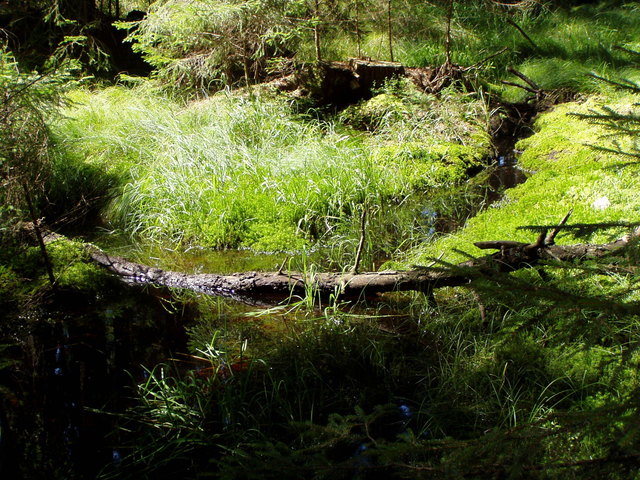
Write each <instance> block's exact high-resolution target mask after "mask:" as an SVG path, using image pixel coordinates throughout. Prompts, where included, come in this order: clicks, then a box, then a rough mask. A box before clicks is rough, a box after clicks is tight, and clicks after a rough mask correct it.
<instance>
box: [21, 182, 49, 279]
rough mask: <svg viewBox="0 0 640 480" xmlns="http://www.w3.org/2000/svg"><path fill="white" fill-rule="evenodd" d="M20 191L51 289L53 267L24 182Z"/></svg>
mask: <svg viewBox="0 0 640 480" xmlns="http://www.w3.org/2000/svg"><path fill="white" fill-rule="evenodd" d="M22 191H23V192H24V199H25V201H26V203H27V209H28V210H29V216H30V217H31V222H33V233H34V234H35V236H36V241H37V242H38V247H40V253H41V255H42V260H43V261H44V268H45V270H46V271H47V276H48V277H49V283H50V284H51V286H52V287H55V285H56V277H55V276H54V274H53V266H52V265H51V259H50V258H49V252H47V246H46V245H45V242H44V238H43V236H42V230H41V229H40V223H39V222H38V217H37V215H36V209H35V207H34V206H33V199H32V198H31V191H30V190H29V187H28V186H27V185H26V184H25V183H24V182H23V183H22Z"/></svg>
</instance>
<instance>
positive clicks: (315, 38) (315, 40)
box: [313, 0, 322, 62]
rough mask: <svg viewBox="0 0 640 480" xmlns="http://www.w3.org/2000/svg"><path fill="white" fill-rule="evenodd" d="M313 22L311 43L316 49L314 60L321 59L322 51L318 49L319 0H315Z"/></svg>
mask: <svg viewBox="0 0 640 480" xmlns="http://www.w3.org/2000/svg"><path fill="white" fill-rule="evenodd" d="M314 16H315V19H314V20H315V22H314V25H313V43H314V45H315V49H316V60H317V61H318V62H320V61H322V53H321V51H320V0H315V12H314Z"/></svg>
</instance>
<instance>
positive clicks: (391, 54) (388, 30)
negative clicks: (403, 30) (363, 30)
mask: <svg viewBox="0 0 640 480" xmlns="http://www.w3.org/2000/svg"><path fill="white" fill-rule="evenodd" d="M387 33H388V35H389V57H390V59H391V61H392V62H393V61H394V58H393V28H392V22H391V0H388V2H387Z"/></svg>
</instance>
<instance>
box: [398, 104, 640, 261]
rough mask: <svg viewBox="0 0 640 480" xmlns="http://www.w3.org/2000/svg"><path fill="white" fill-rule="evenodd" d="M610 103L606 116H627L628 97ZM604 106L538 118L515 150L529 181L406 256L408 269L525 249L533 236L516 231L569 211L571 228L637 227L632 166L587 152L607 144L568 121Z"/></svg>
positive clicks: (564, 109)
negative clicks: (616, 111)
mask: <svg viewBox="0 0 640 480" xmlns="http://www.w3.org/2000/svg"><path fill="white" fill-rule="evenodd" d="M611 100H613V102H612V103H613V105H612V106H614V108H629V107H630V105H631V104H632V103H634V102H637V101H638V99H637V97H634V96H625V97H622V98H613V99H610V101H611ZM604 101H605V99H603V98H600V97H594V98H591V99H589V100H588V101H587V102H584V103H575V102H574V103H568V104H563V105H560V106H558V107H556V108H555V109H553V111H551V112H549V113H545V114H543V115H541V116H540V117H539V118H538V119H537V120H536V123H535V129H536V132H537V133H536V134H534V135H533V136H531V137H529V138H527V139H525V140H522V141H520V142H519V144H518V148H519V149H522V150H524V153H523V154H522V156H521V157H520V160H519V164H520V166H521V168H523V169H525V170H526V171H528V172H529V173H530V177H529V179H528V180H527V181H526V182H525V183H524V184H522V185H519V186H517V187H515V188H513V189H511V190H509V191H507V192H506V194H505V196H504V197H503V198H502V199H501V200H500V201H499V202H498V203H496V204H494V205H492V206H491V207H490V208H489V209H487V210H486V211H484V212H482V213H481V214H479V215H478V216H476V217H474V218H471V219H469V221H468V222H467V224H466V225H465V228H464V229H462V230H461V231H459V232H457V233H456V234H455V235H451V236H447V237H443V238H441V239H440V240H438V241H436V242H435V243H433V244H430V245H425V246H423V247H420V248H418V249H416V250H415V251H413V252H412V253H410V254H409V256H408V262H411V263H418V264H420V263H423V262H427V258H431V257H435V256H438V255H439V253H440V252H447V253H446V256H445V259H446V260H447V261H452V262H457V261H460V260H462V259H464V257H463V256H462V255H460V254H455V253H451V252H452V251H453V250H454V249H460V250H462V251H465V252H468V253H469V254H471V255H473V256H479V255H483V254H485V253H486V252H483V251H481V250H479V249H477V248H475V247H474V246H473V242H477V241H484V240H517V241H533V240H534V237H535V233H533V232H530V231H525V230H518V227H521V226H524V225H549V224H554V223H556V222H558V221H560V219H561V218H562V217H563V216H564V215H565V214H566V213H567V212H568V211H569V210H570V209H573V214H572V216H571V222H573V223H601V222H615V221H629V222H631V221H637V220H638V218H640V197H638V195H637V192H638V189H639V188H640V175H638V174H639V173H640V166H639V165H638V164H633V163H632V164H629V163H627V162H626V160H625V159H624V158H621V157H620V156H617V155H614V154H612V153H606V152H599V151H596V150H594V149H593V148H591V146H590V145H594V144H603V143H604V144H605V145H606V144H607V142H608V141H609V140H607V139H606V138H603V136H604V135H605V134H606V133H607V132H606V131H605V130H604V129H603V128H602V127H600V126H597V125H593V124H589V123H587V122H585V121H584V120H581V119H579V118H577V117H575V116H572V115H571V114H572V113H587V112H590V111H593V110H594V109H597V108H598V106H600V105H603V104H604ZM605 197H606V199H607V201H608V203H609V206H608V207H606V208H605V209H600V208H598V207H597V201H598V200H599V199H604V198H605ZM605 203H606V202H605ZM621 233H622V231H620V230H619V231H606V232H601V233H597V234H595V235H593V236H591V237H590V238H589V239H588V240H590V241H593V242H599V241H609V240H610V239H611V238H612V237H615V236H616V235H619V234H621ZM558 241H559V242H560V243H575V242H579V241H584V238H576V237H574V236H572V235H570V234H563V235H561V236H560V237H559V238H558Z"/></svg>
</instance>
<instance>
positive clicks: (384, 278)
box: [89, 229, 640, 300]
mask: <svg viewBox="0 0 640 480" xmlns="http://www.w3.org/2000/svg"><path fill="white" fill-rule="evenodd" d="M555 233H557V231H556V232H552V234H551V235H549V236H546V237H545V235H546V233H545V234H543V235H541V236H540V237H539V239H538V240H537V241H536V242H535V243H531V244H528V243H520V242H512V241H496V242H478V243H476V244H475V245H476V246H477V247H479V248H483V249H495V250H497V252H495V253H493V254H492V255H487V256H484V257H480V258H474V259H471V260H468V261H466V262H463V263H460V264H458V265H455V266H447V267H443V266H442V265H438V266H435V267H434V266H431V267H416V268H414V269H413V270H409V271H382V272H368V273H315V274H313V275H310V274H305V273H301V272H242V273H234V274H230V275H217V274H211V273H209V274H207V273H205V274H187V273H181V272H172V271H166V270H161V269H159V268H154V267H150V266H147V265H142V264H139V263H133V262H129V261H127V260H125V259H123V258H120V257H116V256H111V255H108V254H107V253H105V252H103V251H101V250H99V249H97V248H96V247H93V246H91V247H90V248H89V253H90V256H91V258H92V259H93V261H94V262H96V263H98V264H99V265H102V266H103V267H105V268H107V269H108V270H109V271H111V272H113V273H114V274H116V275H118V276H120V277H123V278H125V279H127V280H129V281H131V282H134V283H145V284H154V285H162V286H167V287H173V288H184V289H189V290H194V291H198V292H203V293H207V294H211V295H220V296H228V297H235V298H240V299H243V298H245V299H247V298H252V299H265V300H266V299H275V298H280V299H282V298H286V297H287V296H290V295H294V296H304V295H305V294H306V293H307V292H308V291H309V290H310V289H312V290H313V291H314V292H316V293H317V294H319V295H321V296H324V297H328V296H329V295H336V294H339V295H340V296H341V297H342V298H349V299H357V298H365V297H374V296H376V295H378V294H381V293H385V292H393V291H410V290H414V291H421V292H425V293H429V294H430V293H431V292H433V290H434V289H436V288H441V287H448V286H462V285H467V284H469V283H470V282H471V281H472V280H473V279H475V278H479V277H491V276H492V275H496V274H497V273H499V272H511V271H515V270H518V269H521V268H529V267H532V266H534V265H536V264H538V263H539V262H541V261H563V262H566V261H582V260H586V259H597V258H603V257H606V256H609V255H615V254H617V253H620V251H621V250H622V249H624V248H626V247H627V246H628V245H629V243H630V242H631V241H632V239H633V238H636V237H638V236H640V229H638V230H636V232H634V234H630V235H627V236H625V237H623V238H621V239H619V240H616V241H615V242H611V243H607V244H599V245H593V244H578V245H555V244H554V243H553V237H554V236H555Z"/></svg>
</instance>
